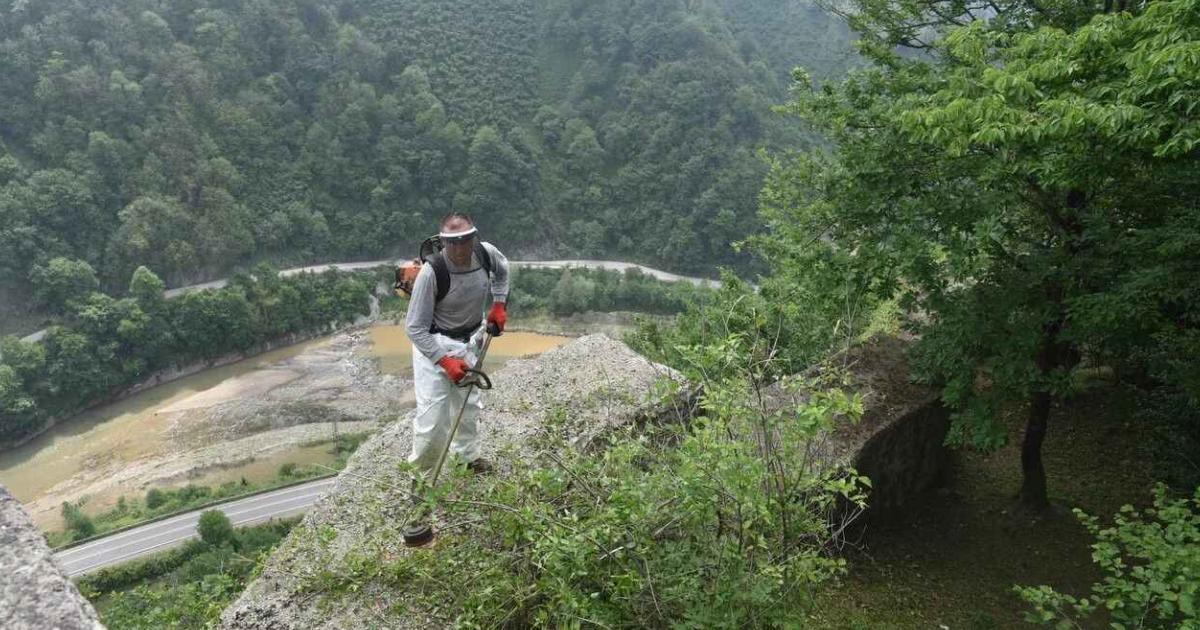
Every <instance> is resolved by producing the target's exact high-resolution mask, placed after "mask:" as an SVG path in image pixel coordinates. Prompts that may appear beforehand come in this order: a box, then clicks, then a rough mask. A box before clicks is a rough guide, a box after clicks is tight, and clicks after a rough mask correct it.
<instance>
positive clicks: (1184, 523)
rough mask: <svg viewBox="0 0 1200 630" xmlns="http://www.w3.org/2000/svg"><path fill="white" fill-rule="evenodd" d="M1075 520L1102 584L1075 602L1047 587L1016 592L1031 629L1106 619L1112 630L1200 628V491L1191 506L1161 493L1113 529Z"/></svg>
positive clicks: (1126, 510)
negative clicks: (1088, 536)
mask: <svg viewBox="0 0 1200 630" xmlns="http://www.w3.org/2000/svg"><path fill="white" fill-rule="evenodd" d="M1075 514H1076V516H1078V517H1079V520H1080V521H1082V522H1083V525H1084V526H1085V527H1087V529H1088V531H1089V532H1091V533H1092V535H1093V536H1095V537H1096V542H1095V543H1093V544H1092V559H1093V561H1095V563H1096V564H1097V565H1099V567H1100V569H1101V570H1102V571H1103V572H1104V578H1103V579H1102V580H1101V581H1100V582H1098V583H1096V584H1093V585H1092V593H1091V595H1090V596H1085V597H1080V598H1076V597H1073V596H1071V595H1066V594H1063V593H1059V592H1058V591H1055V590H1054V589H1053V588H1051V587H1049V586H1038V587H1020V586H1018V587H1016V591H1017V594H1019V595H1020V596H1021V597H1022V598H1023V599H1024V600H1025V601H1026V602H1028V603H1029V604H1030V605H1031V606H1032V607H1033V611H1032V612H1030V613H1028V614H1027V615H1026V618H1027V620H1028V621H1030V622H1031V623H1039V624H1042V625H1047V626H1049V625H1053V626H1054V627H1055V628H1078V627H1081V623H1082V622H1083V621H1084V620H1087V619H1090V618H1092V617H1095V616H1098V615H1101V614H1104V613H1107V615H1108V617H1109V618H1110V621H1111V622H1112V627H1114V628H1172V629H1176V628H1177V629H1183V630H1196V629H1197V628H1200V614H1198V613H1197V609H1198V608H1200V488H1196V492H1195V495H1194V496H1193V497H1192V499H1191V500H1190V501H1189V500H1171V499H1169V498H1168V497H1167V490H1166V487H1165V486H1162V485H1160V486H1158V487H1157V488H1156V489H1155V491H1154V507H1153V508H1150V509H1147V510H1145V512H1142V513H1139V512H1138V511H1136V510H1134V509H1133V507H1132V506H1129V505H1126V506H1124V507H1122V508H1121V511H1120V512H1119V513H1118V514H1117V515H1116V518H1115V519H1114V520H1115V522H1114V524H1113V525H1112V527H1107V528H1101V527H1100V525H1099V521H1098V519H1097V518H1096V517H1094V516H1088V515H1087V514H1084V513H1083V511H1082V510H1079V509H1076V510H1075Z"/></svg>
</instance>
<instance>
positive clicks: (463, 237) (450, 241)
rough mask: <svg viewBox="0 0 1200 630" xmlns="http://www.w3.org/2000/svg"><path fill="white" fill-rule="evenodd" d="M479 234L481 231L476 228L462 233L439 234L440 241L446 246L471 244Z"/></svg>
mask: <svg viewBox="0 0 1200 630" xmlns="http://www.w3.org/2000/svg"><path fill="white" fill-rule="evenodd" d="M478 233H479V230H478V229H476V228H475V227H471V229H469V230H463V231H461V232H439V233H438V240H440V241H441V242H442V244H444V245H459V244H462V243H466V242H469V241H470V240H471V239H473V238H475V235H476V234H478Z"/></svg>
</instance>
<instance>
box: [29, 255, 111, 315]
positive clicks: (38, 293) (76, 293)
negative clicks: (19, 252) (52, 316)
mask: <svg viewBox="0 0 1200 630" xmlns="http://www.w3.org/2000/svg"><path fill="white" fill-rule="evenodd" d="M29 282H30V284H31V285H33V295H34V298H35V299H36V300H37V301H38V302H39V303H40V304H41V305H42V306H44V307H45V308H47V309H49V310H51V311H53V312H56V313H67V312H70V311H72V310H73V309H74V308H75V307H76V306H77V305H78V304H79V303H80V302H81V301H82V300H83V299H84V298H86V297H87V296H88V295H91V293H92V292H93V291H96V290H97V289H99V288H100V281H99V280H97V279H96V270H95V269H92V266H91V265H89V264H87V263H86V262H84V261H82V260H72V259H69V258H62V257H58V258H51V259H50V261H49V262H47V263H46V264H45V265H34V266H33V268H32V269H31V270H30V272H29Z"/></svg>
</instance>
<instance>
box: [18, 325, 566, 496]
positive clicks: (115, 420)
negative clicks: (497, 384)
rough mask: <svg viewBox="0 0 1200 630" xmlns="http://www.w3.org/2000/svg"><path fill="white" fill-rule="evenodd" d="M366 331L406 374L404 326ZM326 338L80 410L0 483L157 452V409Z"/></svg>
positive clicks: (256, 471) (251, 468)
mask: <svg viewBox="0 0 1200 630" xmlns="http://www.w3.org/2000/svg"><path fill="white" fill-rule="evenodd" d="M370 334H371V340H372V342H373V343H372V346H371V349H370V354H371V355H372V356H373V357H375V358H377V359H378V360H379V365H380V369H381V370H382V371H383V372H385V373H389V374H396V375H400V376H409V375H411V373H412V345H411V343H410V342H409V341H408V338H407V337H406V336H405V334H404V330H403V327H401V326H394V325H380V326H376V327H373V328H371V329H370ZM565 341H567V338H565V337H557V336H551V335H540V334H535V333H517V332H513V333H508V334H505V335H503V336H501V337H497V338H496V339H495V340H494V341H493V343H492V346H491V348H490V350H489V354H488V359H487V368H486V369H487V370H488V371H494V370H496V369H498V368H499V367H500V366H501V365H503V364H504V363H505V362H506V361H508V360H509V359H511V358H514V357H519V356H527V355H532V354H540V353H542V352H545V351H546V350H549V349H550V348H553V347H555V346H558V345H560V344H562V343H563V342H565ZM327 342H328V338H325V339H316V340H312V341H308V342H305V343H300V344H296V345H294V346H289V347H287V348H280V349H277V350H273V351H271V352H267V353H265V354H262V355H259V356H257V357H253V358H251V359H247V360H245V361H240V362H238V363H234V364H230V365H226V366H222V367H218V368H213V369H211V370H206V371H204V372H200V373H197V374H194V375H191V376H188V377H185V378H182V379H179V380H177V381H174V382H171V383H167V384H164V385H160V386H158V387H155V388H153V389H150V390H147V391H145V392H142V393H139V394H135V395H133V396H130V397H129V398H126V399H124V400H121V401H119V402H116V403H113V404H110V405H106V406H104V407H99V408H96V409H93V410H91V411H88V412H85V413H83V414H80V415H78V416H76V417H75V418H72V419H70V420H68V421H65V422H62V423H60V424H58V425H57V426H55V427H53V428H52V429H50V430H49V431H47V432H46V433H44V434H42V435H41V436H39V437H37V438H36V439H34V440H32V441H31V442H29V443H28V444H25V445H24V446H21V447H20V448H16V449H12V450H8V451H4V452H0V484H3V485H4V486H5V487H6V488H8V490H9V492H10V493H12V494H13V496H15V497H16V498H17V499H18V500H20V501H23V502H29V501H32V500H34V499H38V498H40V497H42V496H43V495H45V494H46V493H47V491H49V490H50V489H51V488H53V487H54V486H55V485H56V484H58V483H60V482H62V481H64V480H67V479H69V478H71V477H72V476H74V475H76V474H78V473H80V472H82V471H86V470H89V469H92V468H95V467H96V466H97V464H98V463H101V462H110V461H114V460H116V461H119V462H134V461H137V460H139V459H142V458H149V457H154V456H161V455H162V454H163V453H165V452H169V450H170V445H169V444H167V443H166V442H167V439H168V438H167V435H166V430H167V428H168V426H169V424H170V419H171V416H170V414H167V413H158V412H160V411H164V410H166V409H168V408H171V407H172V406H173V405H180V404H181V403H182V404H184V405H186V404H187V403H186V401H187V400H188V399H189V398H194V397H196V395H197V394H199V393H201V392H208V391H209V390H213V389H214V388H219V387H220V386H221V385H222V384H223V383H228V381H230V380H232V379H235V378H241V377H246V376H250V377H252V379H251V380H254V379H257V380H259V381H262V380H264V379H263V377H264V374H263V373H264V372H267V371H268V370H269V368H270V367H271V366H272V365H273V364H277V363H279V362H280V361H285V360H287V359H290V358H292V357H295V356H298V355H300V354H301V353H303V352H305V351H306V350H309V349H312V348H316V347H319V346H321V345H323V344H325V343H327ZM267 380H269V379H267ZM218 391H219V390H218ZM257 393H261V392H257ZM331 451H332V449H330V448H329V447H328V445H323V446H311V445H310V446H297V447H295V448H294V449H289V450H287V451H283V452H280V453H276V454H272V455H271V456H270V457H266V458H260V459H258V460H256V461H253V462H250V463H246V464H242V465H239V466H232V467H229V468H224V469H221V470H220V471H215V472H211V473H208V474H205V475H202V476H200V477H198V478H196V479H194V480H192V483H199V484H202V485H218V484H220V483H222V482H224V481H229V480H239V479H241V478H243V477H244V478H245V479H246V480H248V481H251V482H258V481H266V480H269V479H272V478H274V477H275V475H276V474H277V472H278V470H279V467H280V466H281V465H282V464H284V463H288V462H293V463H297V464H330V463H332V462H333V460H334V458H335V456H334V455H333V454H332V452H331ZM89 511H90V510H89Z"/></svg>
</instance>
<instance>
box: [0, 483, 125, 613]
mask: <svg viewBox="0 0 1200 630" xmlns="http://www.w3.org/2000/svg"><path fill="white" fill-rule="evenodd" d="M0 628H4V629H5V630H47V629H58V630H89V629H90V630H94V629H97V628H100V629H102V628H104V626H103V625H101V624H100V620H99V618H97V616H96V611H95V610H94V609H93V608H92V605H91V604H90V603H89V602H88V600H86V599H84V597H83V595H80V594H79V590H78V589H77V588H75V585H74V584H73V583H72V582H71V580H69V579H67V576H66V574H64V573H63V572H62V570H61V569H60V568H59V567H58V565H57V564H55V562H54V557H53V554H52V553H51V552H50V547H49V546H48V545H47V544H46V539H45V538H43V537H42V534H41V532H39V531H38V530H37V528H36V527H34V525H33V521H32V520H31V519H30V518H29V514H28V513H26V512H25V508H23V507H21V503H20V502H19V501H17V500H16V499H14V498H13V497H12V495H10V494H9V493H8V490H7V489H5V488H4V486H0Z"/></svg>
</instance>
